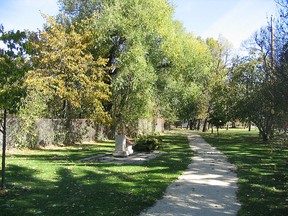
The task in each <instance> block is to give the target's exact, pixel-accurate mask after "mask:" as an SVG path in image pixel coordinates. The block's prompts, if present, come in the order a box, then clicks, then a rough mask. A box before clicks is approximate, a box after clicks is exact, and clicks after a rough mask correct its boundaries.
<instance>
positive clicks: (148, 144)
mask: <svg viewBox="0 0 288 216" xmlns="http://www.w3.org/2000/svg"><path fill="white" fill-rule="evenodd" d="M160 148H161V139H159V138H157V137H155V136H148V135H145V136H141V137H140V138H138V139H137V141H136V143H135V145H134V146H133V150H135V151H136V152H153V151H155V150H158V149H160Z"/></svg>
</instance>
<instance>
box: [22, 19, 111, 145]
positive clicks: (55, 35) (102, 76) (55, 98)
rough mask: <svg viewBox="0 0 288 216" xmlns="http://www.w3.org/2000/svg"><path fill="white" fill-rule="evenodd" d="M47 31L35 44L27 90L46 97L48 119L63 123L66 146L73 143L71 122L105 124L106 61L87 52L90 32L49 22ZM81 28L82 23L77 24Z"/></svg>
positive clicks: (106, 94)
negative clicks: (32, 90) (77, 120)
mask: <svg viewBox="0 0 288 216" xmlns="http://www.w3.org/2000/svg"><path fill="white" fill-rule="evenodd" d="M47 21H48V23H47V24H48V25H47V27H46V31H43V32H40V34H39V39H38V41H36V43H34V48H35V50H36V54H35V55H34V57H33V62H34V65H35V68H34V69H33V70H31V71H29V73H28V75H27V80H26V81H27V84H28V86H29V88H30V89H34V90H35V91H39V92H42V93H43V94H44V95H45V96H46V103H47V104H48V110H50V112H51V113H50V117H52V118H62V119H66V127H67V134H66V137H65V141H64V142H65V143H66V144H72V143H73V142H74V141H75V140H74V138H73V133H72V129H71V127H72V123H71V120H72V119H73V118H79V117H81V118H91V119H93V120H94V121H95V122H98V123H107V122H108V121H109V118H110V117H109V114H108V113H107V112H106V111H105V109H104V103H106V102H107V101H109V99H110V91H109V87H108V85H107V83H106V80H109V75H108V74H107V73H106V71H105V66H106V64H107V59H104V58H101V57H98V58H97V59H94V57H93V56H92V55H91V53H90V52H89V47H90V46H91V35H90V32H84V33H83V34H79V33H77V32H76V31H75V26H74V25H70V26H69V28H68V29H67V28H66V27H67V26H63V25H62V24H57V23H56V21H55V20H54V19H53V18H48V20H47ZM79 25H81V23H79Z"/></svg>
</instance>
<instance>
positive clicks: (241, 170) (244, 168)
mask: <svg viewBox="0 0 288 216" xmlns="http://www.w3.org/2000/svg"><path fill="white" fill-rule="evenodd" d="M201 136H202V137H203V138H204V139H205V140H206V141H207V142H208V143H209V144H211V145H213V146H215V147H217V148H218V149H219V150H220V151H222V152H223V153H225V154H226V155H227V157H228V159H229V162H230V163H232V164H235V165H236V166H237V167H238V171H237V175H238V178H239V184H238V186H239V191H238V195H237V197H238V200H239V201H240V203H241V209H240V211H239V212H238V215H241V216H244V215H245V216H246V215H247V216H248V215H249V216H252V215H253V216H257V215H259V216H260V215H261V216H265V215H267V216H272V215H273V216H278V215H279V216H283V215H287V212H288V169H287V168H288V148H287V147H286V148H285V147H283V148H281V149H280V148H279V149H274V150H273V151H272V149H271V148H270V147H269V146H268V145H267V144H265V143H263V142H261V140H260V139H259V136H258V133H257V132H256V131H251V132H248V131H247V130H240V129H236V130H228V131H226V130H221V131H220V134H219V136H217V134H211V133H202V134H201Z"/></svg>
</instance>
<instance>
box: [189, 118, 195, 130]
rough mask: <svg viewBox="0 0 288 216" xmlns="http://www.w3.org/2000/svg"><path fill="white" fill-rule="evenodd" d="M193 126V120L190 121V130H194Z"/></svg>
mask: <svg viewBox="0 0 288 216" xmlns="http://www.w3.org/2000/svg"><path fill="white" fill-rule="evenodd" d="M193 124H194V122H193V120H190V124H189V128H190V130H193Z"/></svg>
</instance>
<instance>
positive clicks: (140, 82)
mask: <svg viewBox="0 0 288 216" xmlns="http://www.w3.org/2000/svg"><path fill="white" fill-rule="evenodd" d="M61 3H62V9H63V11H64V13H65V14H67V15H68V17H69V19H70V20H72V21H74V20H79V19H82V20H83V19H85V18H86V19H87V15H89V16H90V17H92V18H91V19H89V21H88V20H87V25H86V26H85V31H89V32H90V33H91V34H92V35H94V36H95V37H94V44H93V49H91V53H92V54H93V56H94V57H97V56H98V55H102V56H104V57H106V58H108V59H109V61H108V66H109V67H110V68H111V70H110V75H111V78H112V79H111V82H110V83H109V84H111V91H112V97H111V98H112V101H111V104H110V106H108V107H107V110H108V111H109V112H110V113H111V115H112V119H113V122H114V126H115V128H116V127H117V126H118V125H122V126H124V127H125V125H132V124H134V123H135V121H136V120H137V121H138V119H139V118H145V117H151V116H153V114H154V112H153V111H152V108H153V107H155V87H156V85H155V82H156V80H157V70H158V67H162V65H163V59H164V57H165V56H163V51H162V49H164V48H163V47H164V44H165V43H166V41H167V38H168V37H169V30H170V29H171V26H173V22H172V16H173V14H172V12H173V11H172V7H171V6H170V5H169V4H168V3H167V1H166V0H160V1H159V0H149V1H131V0H128V1H120V0H115V1H92V0H90V1H86V2H85V3H84V2H82V1H77V0H75V1H67V0H62V1H61ZM71 3H72V4H71ZM83 4H85V5H86V6H88V8H87V7H82V6H83ZM72 8H73V9H72ZM97 8H101V10H98V9H97ZM78 9H79V10H78ZM73 11H78V12H77V14H75V13H73ZM80 11H81V12H80ZM84 17H85V18H84ZM107 23H108V24H109V25H107ZM80 31H81V30H80Z"/></svg>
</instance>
